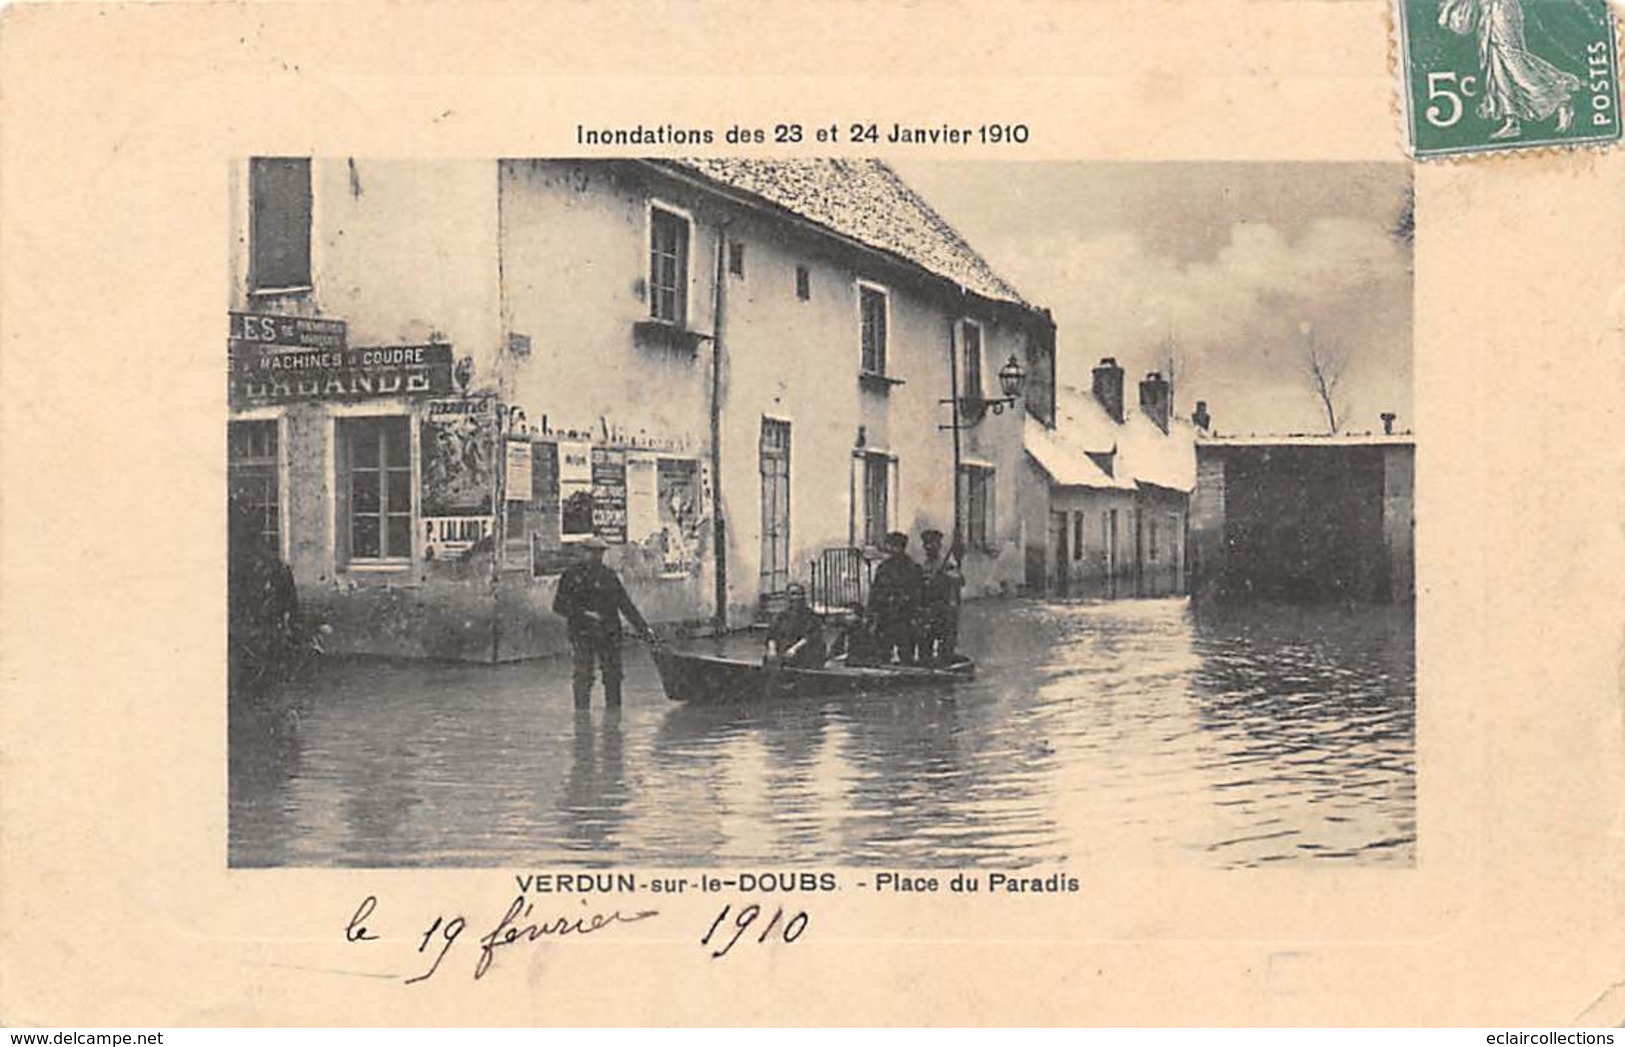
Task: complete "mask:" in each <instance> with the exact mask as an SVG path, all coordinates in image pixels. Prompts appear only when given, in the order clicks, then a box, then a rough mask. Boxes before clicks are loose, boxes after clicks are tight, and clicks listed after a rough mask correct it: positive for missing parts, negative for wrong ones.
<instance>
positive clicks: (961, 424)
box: [937, 353, 1027, 556]
mask: <svg viewBox="0 0 1625 1047" xmlns="http://www.w3.org/2000/svg"><path fill="white" fill-rule="evenodd" d="M948 379H949V382H950V383H951V385H952V390H951V391H952V395H951V396H949V397H948V399H946V400H939V401H937V402H938V403H944V404H951V405H952V406H953V409H954V415H953V421H952V422H950V423H949V424H947V425H938V426H937V428H938V429H939V430H949V431H952V433H953V434H954V544H953V549H954V555H955V556H958V555H960V554H961V551H962V550H963V549H964V547H965V520H964V505H963V502H964V490H963V483H964V480H963V478H962V476H961V474H962V473H963V472H964V463H963V460H962V457H961V451H960V446H959V434H960V433H961V432H962V431H964V430H965V429H968V428H970V427H971V426H973V425H975V424H976V423H977V422H979V421H981V420H982V416H983V415H984V414H985V413H986V412H987V410H988V408H990V407H991V408H992V409H993V413H994V414H1003V413H1004V409H1005V408H1006V407H1014V406H1015V405H1016V398H1017V397H1019V396H1020V395H1021V387H1022V385H1023V384H1024V383H1025V382H1026V381H1027V372H1026V371H1024V370H1022V367H1021V361H1019V360H1017V359H1016V354H1015V353H1011V354H1010V359H1008V360H1006V361H1005V362H1004V366H1003V367H1001V368H999V391H1000V392H1002V393H1003V394H1004V395H1003V396H998V397H993V398H992V399H988V398H985V397H982V396H971V395H966V396H960V395H959V371H958V369H957V368H956V366H955V361H954V360H953V359H952V357H950V358H949V366H948Z"/></svg>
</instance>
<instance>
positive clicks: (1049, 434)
mask: <svg viewBox="0 0 1625 1047" xmlns="http://www.w3.org/2000/svg"><path fill="white" fill-rule="evenodd" d="M1022 440H1023V442H1024V444H1025V446H1026V449H1027V454H1028V455H1029V456H1030V457H1031V458H1032V460H1033V461H1034V462H1035V463H1036V464H1037V465H1038V467H1039V468H1040V469H1042V470H1044V472H1045V473H1046V474H1047V475H1048V476H1049V478H1050V482H1051V483H1053V484H1055V485H1056V486H1057V487H1093V488H1096V489H1099V490H1111V491H1132V490H1134V487H1135V485H1134V481H1133V480H1132V479H1131V478H1129V477H1126V476H1109V475H1107V474H1106V471H1105V470H1103V469H1101V468H1100V466H1098V465H1096V464H1095V463H1094V461H1093V460H1092V459H1091V458H1090V457H1089V455H1088V451H1087V449H1086V448H1085V447H1084V446H1083V445H1081V444H1079V443H1076V442H1075V441H1073V440H1071V439H1069V438H1068V435H1067V433H1066V432H1065V430H1062V429H1059V428H1056V429H1048V428H1045V426H1044V423H1042V422H1040V421H1038V420H1037V419H1035V418H1028V419H1027V421H1026V428H1025V429H1024V430H1023V431H1022ZM1107 450H1110V448H1107Z"/></svg>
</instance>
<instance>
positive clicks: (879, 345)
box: [858, 284, 887, 375]
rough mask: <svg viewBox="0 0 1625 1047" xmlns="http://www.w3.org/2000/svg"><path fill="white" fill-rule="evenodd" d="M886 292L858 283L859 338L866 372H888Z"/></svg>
mask: <svg viewBox="0 0 1625 1047" xmlns="http://www.w3.org/2000/svg"><path fill="white" fill-rule="evenodd" d="M886 312H887V302H886V292H885V290H884V289H883V288H879V287H875V286H873V285H870V284H859V285H858V315H859V325H858V340H859V343H860V346H861V349H862V360H861V367H862V370H863V373H864V374H872V375H884V374H885V373H886V320H887V317H886Z"/></svg>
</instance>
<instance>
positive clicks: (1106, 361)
mask: <svg viewBox="0 0 1625 1047" xmlns="http://www.w3.org/2000/svg"><path fill="white" fill-rule="evenodd" d="M1094 376H1095V399H1096V400H1099V401H1100V406H1102V407H1104V408H1105V409H1106V413H1107V414H1109V415H1111V416H1112V421H1114V422H1121V421H1122V420H1123V369H1122V368H1121V367H1119V366H1117V360H1116V359H1115V358H1113V357H1110V356H1104V357H1101V360H1100V366H1098V367H1096V368H1095V370H1094Z"/></svg>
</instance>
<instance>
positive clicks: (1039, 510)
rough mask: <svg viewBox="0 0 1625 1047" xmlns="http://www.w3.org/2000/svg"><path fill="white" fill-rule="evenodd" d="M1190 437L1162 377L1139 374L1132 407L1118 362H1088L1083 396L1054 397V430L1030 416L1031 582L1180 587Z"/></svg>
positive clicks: (1061, 589)
mask: <svg viewBox="0 0 1625 1047" xmlns="http://www.w3.org/2000/svg"><path fill="white" fill-rule="evenodd" d="M1194 441H1195V429H1194V428H1193V427H1192V426H1191V425H1190V424H1188V423H1186V422H1182V421H1180V420H1179V419H1176V418H1174V417H1173V415H1172V404H1171V403H1170V390H1169V387H1168V383H1167V381H1166V380H1165V379H1164V378H1163V377H1162V376H1161V375H1160V374H1157V373H1151V374H1148V375H1146V377H1145V378H1144V380H1142V381H1141V382H1140V383H1139V397H1138V404H1137V405H1136V406H1133V407H1130V406H1129V405H1128V404H1127V403H1126V402H1125V395H1124V372H1123V368H1122V367H1121V366H1120V365H1119V364H1118V363H1117V361H1116V360H1115V359H1113V358H1111V357H1107V358H1105V359H1103V360H1101V361H1100V364H1099V366H1097V367H1096V368H1095V369H1094V372H1093V383H1092V388H1091V390H1090V392H1089V393H1088V394H1087V395H1083V394H1079V393H1077V392H1075V391H1068V392H1067V393H1065V394H1064V395H1063V396H1062V397H1061V398H1060V400H1059V403H1058V408H1057V417H1056V424H1055V426H1054V428H1053V429H1051V428H1047V427H1045V426H1043V425H1039V424H1037V423H1035V422H1031V421H1030V422H1029V423H1028V425H1027V431H1026V434H1025V447H1026V451H1027V461H1026V477H1025V479H1026V484H1025V486H1024V491H1025V492H1026V497H1025V503H1024V506H1023V519H1024V521H1025V523H1026V527H1027V533H1028V539H1029V540H1028V543H1027V564H1026V580H1027V587H1028V589H1029V590H1031V591H1034V592H1048V593H1054V594H1057V595H1064V596H1092V597H1108V598H1115V597H1126V596H1164V595H1169V594H1174V593H1183V592H1185V591H1186V587H1187V580H1186V564H1185V531H1186V520H1187V514H1188V510H1189V504H1190V494H1191V490H1192V488H1193V487H1194V486H1195V483H1196V457H1195V450H1194ZM1040 536H1041V537H1042V540H1041V541H1040V540H1038V538H1039V537H1040Z"/></svg>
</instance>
